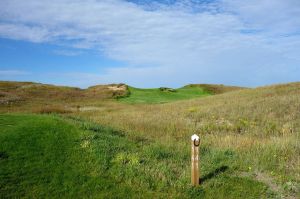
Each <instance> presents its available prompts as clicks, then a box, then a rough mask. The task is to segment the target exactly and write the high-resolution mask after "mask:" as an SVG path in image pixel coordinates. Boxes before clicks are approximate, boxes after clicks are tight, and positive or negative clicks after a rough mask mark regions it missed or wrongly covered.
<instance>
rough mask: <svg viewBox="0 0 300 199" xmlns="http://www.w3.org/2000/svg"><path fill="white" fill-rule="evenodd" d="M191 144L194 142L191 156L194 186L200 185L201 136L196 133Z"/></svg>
mask: <svg viewBox="0 0 300 199" xmlns="http://www.w3.org/2000/svg"><path fill="white" fill-rule="evenodd" d="M191 139H192V140H191V144H192V154H191V155H192V158H191V161H192V162H191V165H192V173H191V180H192V185H193V186H198V185H199V180H200V179H199V176H200V175H199V145H200V139H199V136H198V135H196V134H194V135H192V137H191Z"/></svg>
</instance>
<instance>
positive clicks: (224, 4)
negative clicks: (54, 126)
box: [0, 0, 300, 88]
mask: <svg viewBox="0 0 300 199" xmlns="http://www.w3.org/2000/svg"><path fill="white" fill-rule="evenodd" d="M0 80H12V81H34V82H41V83H49V84H55V85H68V86H76V87H81V88H86V87H88V86H92V85H96V84H108V83H126V84H129V85H132V86H135V87H144V88H150V87H160V86H168V87H174V88H177V87H181V86H184V85H186V84H190V83H215V84H226V85H237V86H247V87H257V86H263V85H269V84H277V83H287V82H295V81H300V1H299V0H165V1H163V0H152V1H150V0H127V1H125V0H85V1H82V0H44V1H40V0H26V1H24V0H1V1H0Z"/></svg>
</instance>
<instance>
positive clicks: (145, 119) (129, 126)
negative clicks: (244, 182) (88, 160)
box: [76, 83, 300, 197]
mask: <svg viewBox="0 0 300 199" xmlns="http://www.w3.org/2000/svg"><path fill="white" fill-rule="evenodd" d="M299 110H300V83H291V84H285V85H274V86H268V87H261V88H257V89H246V90H241V91H234V92H230V93H225V94H221V95H214V96H208V97H205V98H199V99H194V100H187V101H178V102H173V103H167V104H159V105H135V106H128V105H127V106H126V105H120V104H115V105H114V104H110V106H109V108H107V109H106V108H105V109H102V110H101V111H96V110H95V111H90V112H80V113H76V115H81V116H82V117H84V118H89V119H91V120H93V121H94V122H97V123H101V124H104V125H110V126H113V127H115V128H118V129H122V130H124V131H126V135H127V136H130V137H144V139H147V140H155V141H157V142H160V143H162V144H163V145H164V146H165V147H166V148H172V145H173V143H176V145H177V149H176V151H177V152H178V153H179V151H181V150H182V147H184V146H186V141H187V140H188V139H189V136H190V135H191V134H192V133H193V132H196V133H198V134H200V136H201V138H202V146H203V147H204V148H208V149H209V150H222V151H226V150H230V151H232V152H233V154H235V155H233V156H232V157H231V158H233V162H231V163H230V164H226V166H228V167H230V168H234V170H235V171H236V175H244V174H246V175H249V176H252V177H253V178H255V179H257V180H263V181H268V183H269V186H270V187H273V190H274V191H275V192H277V193H278V194H279V195H280V194H283V195H284V194H287V195H297V196H298V197H299V196H300V195H299V194H300V187H299V185H300V167H299V164H300V159H299V154H300V113H299ZM225 159H226V158H225ZM220 161H222V159H220ZM261 176H263V177H261ZM261 178H262V179H261ZM275 185H277V187H276V186H275Z"/></svg>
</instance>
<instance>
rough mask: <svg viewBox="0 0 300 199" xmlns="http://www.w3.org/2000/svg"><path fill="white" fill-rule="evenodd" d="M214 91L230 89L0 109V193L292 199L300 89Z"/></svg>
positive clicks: (298, 179) (299, 146)
mask: <svg viewBox="0 0 300 199" xmlns="http://www.w3.org/2000/svg"><path fill="white" fill-rule="evenodd" d="M192 87H198V85H195V86H192ZM201 88H202V89H203V90H204V92H208V90H207V86H206V87H201ZM220 88H222V90H223V91H224V90H226V89H228V88H224V87H218V89H216V87H211V86H209V89H210V90H214V91H217V92H216V93H221V94H217V95H207V96H205V97H204V96H200V97H196V98H193V99H186V100H183V99H182V100H178V101H172V100H173V99H174V98H173V97H174V96H172V98H173V99H171V100H170V101H171V102H169V103H163V104H162V103H161V102H166V101H163V100H166V99H163V100H162V98H160V97H157V95H155V94H154V93H155V92H158V89H157V90H151V92H150V93H151V94H150V95H149V96H152V97H150V98H147V99H139V98H142V97H143V96H140V97H139V96H138V95H137V96H136V97H135V96H134V94H133V95H132V96H129V97H128V98H119V99H118V100H121V102H120V101H118V100H115V99H111V100H109V99H106V100H103V99H102V98H100V99H99V100H97V99H96V98H92V99H90V100H89V99H88V98H83V99H82V100H79V101H78V100H74V101H72V98H70V99H69V98H68V99H67V100H64V99H61V100H57V98H54V99H53V100H52V98H48V99H47V100H45V99H42V98H40V99H39V100H33V101H30V100H29V101H25V102H22V101H21V102H20V101H19V102H15V103H10V104H4V105H2V106H0V112H1V113H5V114H2V115H1V117H0V143H1V146H0V155H1V156H0V162H1V163H0V193H1V194H2V196H3V197H8V198H10V197H13V198H16V197H17V198H18V197H26V198H35V197H37V198H41V197H47V196H48V197H53V198H58V197H64V198H72V197H74V196H75V195H76V196H79V197H85V196H91V197H96V198H97V197H98V198H114V197H115V198H118V197H119V198H126V197H127V198H149V197H152V198H153V197H155V198H192V197H196V198H199V197H200V198H292V199H294V198H299V197H300V192H299V191H300V187H299V185H300V167H299V165H300V156H299V154H300V113H299V110H300V83H290V84H284V85H274V86H267V87H260V88H255V89H242V90H239V89H235V88H234V89H233V90H232V89H231V88H230V91H228V92H225V93H224V92H222V90H220ZM129 89H131V88H129ZM193 89H194V88H193ZM146 91H147V90H146ZM146 91H145V92H146ZM143 92H144V91H140V93H143ZM159 92H166V91H160V90H159ZM193 92H194V91H193ZM133 93H134V92H133ZM170 93H173V91H167V94H170ZM178 93H179V92H178ZM216 93H211V94H216ZM131 94H132V93H131ZM141 95H142V94H141ZM131 97H132V98H131ZM130 98H131V99H130ZM176 99H178V98H176ZM123 100H125V101H123ZM126 100H129V101H126ZM130 100H132V101H130ZM147 100H148V101H147ZM45 107H47V111H36V110H45ZM76 107H77V108H76ZM78 107H80V108H78ZM58 108H60V109H58ZM66 110H67V111H66ZM32 112H35V113H47V114H43V115H40V114H35V115H32ZM25 113H26V114H25ZM51 113H60V114H58V115H56V114H55V115H52V114H51ZM24 114H25V115H24ZM193 133H197V134H199V135H200V139H201V145H200V174H201V177H200V178H201V179H202V184H201V186H200V187H198V188H193V187H191V186H190V136H191V135H192V134H193ZM2 143H4V144H2ZM38 143H40V145H39V144H38ZM43 148H45V149H43ZM40 151H42V153H40ZM59 151H63V153H59ZM45 154H46V155H45ZM50 159H51V160H50ZM52 159H53V162H51V161H52ZM48 162H49V163H50V164H48ZM58 163H60V164H58ZM53 165H55V166H53ZM43 171H47V172H46V173H44V172H43ZM50 173H51V175H50ZM52 176H54V177H52ZM49 190H50V191H49ZM50 192H51V193H52V192H53V195H51V196H49V195H47V194H49V193H50ZM0 198H1V197H0Z"/></svg>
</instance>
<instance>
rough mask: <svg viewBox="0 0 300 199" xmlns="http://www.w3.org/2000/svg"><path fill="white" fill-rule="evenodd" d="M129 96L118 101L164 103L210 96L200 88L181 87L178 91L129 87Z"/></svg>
mask: <svg viewBox="0 0 300 199" xmlns="http://www.w3.org/2000/svg"><path fill="white" fill-rule="evenodd" d="M129 92H130V94H129V96H128V97H124V98H120V101H122V102H127V103H131V104H135V103H148V104H152V103H166V102H172V101H177V100H184V99H192V98H197V97H203V96H208V95H211V93H210V92H208V91H205V90H204V89H203V88H201V87H183V88H179V89H169V88H154V89H140V88H134V87H129Z"/></svg>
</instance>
